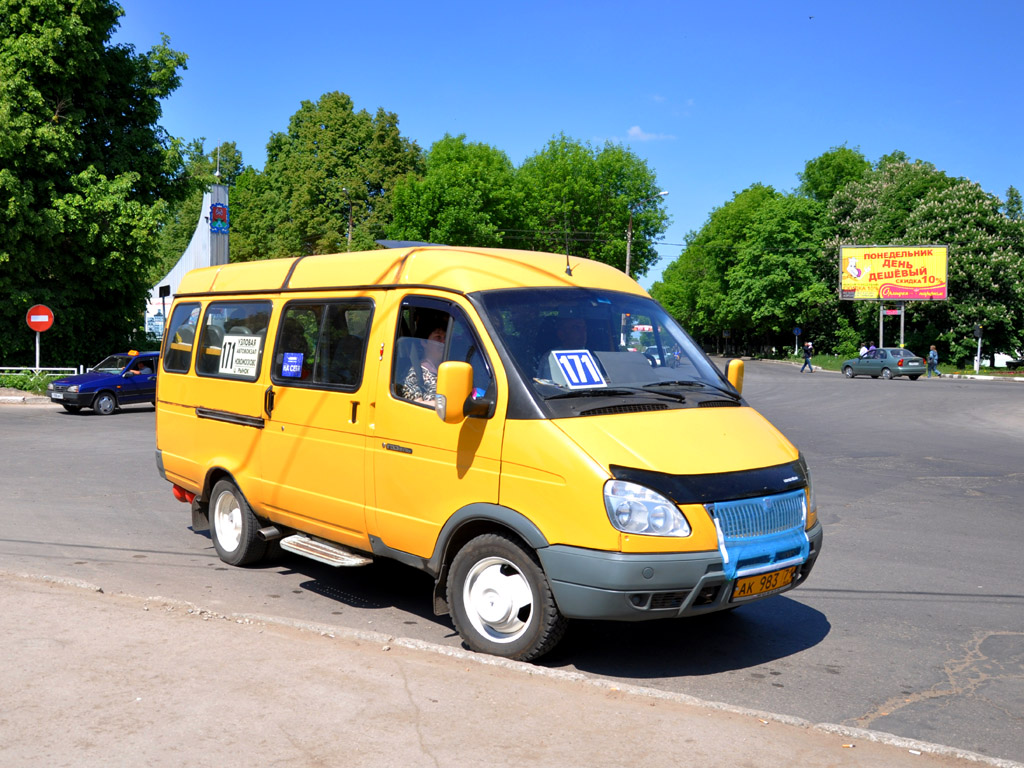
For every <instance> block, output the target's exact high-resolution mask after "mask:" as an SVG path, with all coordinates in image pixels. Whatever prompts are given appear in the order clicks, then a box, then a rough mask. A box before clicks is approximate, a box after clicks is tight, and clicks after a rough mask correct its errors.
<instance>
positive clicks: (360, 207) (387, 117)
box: [231, 91, 422, 261]
mask: <svg viewBox="0 0 1024 768" xmlns="http://www.w3.org/2000/svg"><path fill="white" fill-rule="evenodd" d="M420 172H422V157H421V153H420V149H419V147H418V146H417V145H416V143H415V142H413V141H410V140H409V139H406V138H404V137H403V136H402V135H401V134H400V133H399V130H398V117H397V116H396V115H395V114H394V113H391V112H385V111H384V110H383V109H378V110H377V113H376V114H375V115H370V114H369V113H368V112H366V111H365V110H362V111H360V112H356V111H355V110H354V108H353V105H352V99H351V98H349V97H348V96H346V95H345V94H343V93H339V92H336V91H335V92H332V93H326V94H324V95H323V96H321V97H320V98H319V99H318V100H317V101H316V102H310V101H303V102H302V103H301V106H300V107H299V111H298V112H296V113H295V114H294V115H292V117H291V120H290V121H289V123H288V130H287V131H286V132H284V133H275V134H273V135H272V136H271V137H270V141H269V142H268V144H267V163H266V166H265V167H264V170H263V172H262V173H261V174H257V173H255V172H252V173H243V174H242V175H241V176H240V177H239V179H238V183H237V185H236V194H235V196H234V198H233V202H232V225H231V228H232V245H231V250H232V260H242V261H244V260H251V259H262V258H275V257H281V256H297V255H302V254H314V253H335V252H338V251H344V250H346V248H347V237H348V221H349V214H350V211H351V215H352V221H353V229H352V249H353V250H359V249H367V248H374V247H375V245H374V241H375V240H376V239H378V238H381V237H384V236H385V234H386V231H387V227H388V225H389V224H390V222H391V219H392V200H391V191H392V189H393V187H394V185H395V183H396V182H397V180H398V179H399V178H401V177H404V176H406V175H407V174H409V173H420Z"/></svg>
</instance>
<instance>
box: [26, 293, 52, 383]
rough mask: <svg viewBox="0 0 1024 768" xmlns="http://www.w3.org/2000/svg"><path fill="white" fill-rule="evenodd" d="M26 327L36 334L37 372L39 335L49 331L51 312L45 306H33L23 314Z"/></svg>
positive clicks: (37, 368)
mask: <svg viewBox="0 0 1024 768" xmlns="http://www.w3.org/2000/svg"><path fill="white" fill-rule="evenodd" d="M25 322H26V323H28V327H29V328H31V329H32V330H33V331H35V332H36V370H37V371H38V370H39V334H41V333H42V332H43V331H48V330H50V326H52V325H53V312H52V311H51V310H50V308H49V307H47V306H46V305H45V304H34V305H33V306H31V307H29V308H28V312H27V313H26V314H25Z"/></svg>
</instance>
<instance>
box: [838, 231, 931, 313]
mask: <svg viewBox="0 0 1024 768" xmlns="http://www.w3.org/2000/svg"><path fill="white" fill-rule="evenodd" d="M948 253H949V247H948V246H945V245H843V246H840V248H839V298H841V299H875V300H878V299H883V300H888V301H921V300H924V301H929V300H930V301H937V300H942V299H945V298H947V292H946V287H947V283H946V259H947V256H948Z"/></svg>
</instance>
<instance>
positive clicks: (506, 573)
mask: <svg viewBox="0 0 1024 768" xmlns="http://www.w3.org/2000/svg"><path fill="white" fill-rule="evenodd" d="M448 602H449V605H450V607H451V614H452V620H453V621H454V622H455V629H456V630H458V632H459V634H460V635H461V636H462V639H463V640H464V641H465V643H466V645H467V646H469V648H470V649H471V650H474V651H478V652H480V653H489V654H492V655H494V656H504V657H505V658H509V659H517V660H519V661H532V660H533V659H537V658H539V657H541V656H543V655H544V654H545V653H547V652H548V651H550V650H551V649H552V648H554V647H555V645H557V644H558V641H559V640H561V639H562V636H563V635H564V634H565V630H566V627H567V626H568V623H569V622H568V619H566V618H565V617H564V616H562V614H561V613H559V611H558V606H557V605H555V598H554V595H552V594H551V587H550V586H549V585H548V580H547V577H546V576H545V575H544V570H543V568H541V566H540V562H539V561H538V560H537V556H536V554H535V553H534V552H532V551H531V550H528V549H525V548H524V547H523V546H522V545H520V544H519V543H518V542H516V541H514V540H513V539H511V538H510V537H508V536H506V535H504V534H500V533H488V534H484V535H482V536H477V537H476V538H475V539H473V540H472V541H470V542H469V543H468V544H466V546H464V547H463V548H462V549H461V550H459V553H458V554H457V555H456V556H455V559H454V560H453V561H452V566H451V570H450V571H449V573H448Z"/></svg>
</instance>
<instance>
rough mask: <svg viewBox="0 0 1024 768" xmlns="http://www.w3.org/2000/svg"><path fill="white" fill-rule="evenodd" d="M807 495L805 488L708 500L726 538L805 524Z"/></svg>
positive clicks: (756, 534)
mask: <svg viewBox="0 0 1024 768" xmlns="http://www.w3.org/2000/svg"><path fill="white" fill-rule="evenodd" d="M805 504H806V496H805V495H804V490H803V489H802V488H801V489H799V490H796V491H790V492H789V493H779V494H775V495H772V496H762V497H760V498H755V499H741V500H738V501H719V502H715V503H714V504H708V505H707V509H708V512H710V513H711V514H712V516H713V517H714V518H715V519H717V520H718V524H719V527H720V528H721V531H722V536H724V537H725V540H726V541H730V540H731V541H735V540H736V539H750V538H754V537H755V536H766V535H770V534H773V533H781V532H782V531H789V530H792V529H802V528H803V526H804V505H805Z"/></svg>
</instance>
